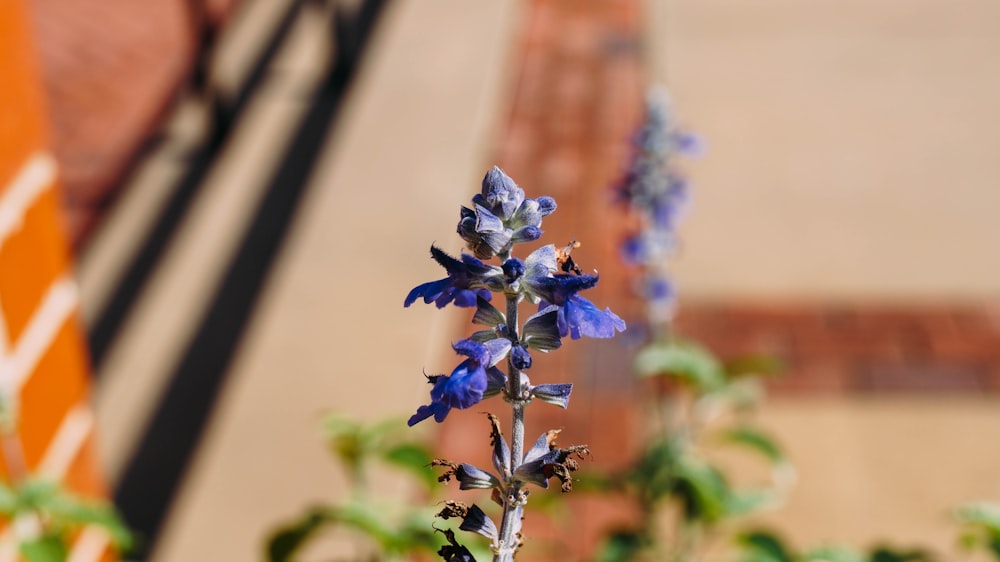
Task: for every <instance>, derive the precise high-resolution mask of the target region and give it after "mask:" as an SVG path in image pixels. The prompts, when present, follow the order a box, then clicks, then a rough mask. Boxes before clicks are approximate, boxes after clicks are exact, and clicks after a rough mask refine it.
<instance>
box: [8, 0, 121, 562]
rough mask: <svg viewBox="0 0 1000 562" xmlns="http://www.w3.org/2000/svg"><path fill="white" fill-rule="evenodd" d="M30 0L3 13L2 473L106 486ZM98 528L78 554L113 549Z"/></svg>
mask: <svg viewBox="0 0 1000 562" xmlns="http://www.w3.org/2000/svg"><path fill="white" fill-rule="evenodd" d="M33 55H34V53H33V42H32V36H31V33H30V27H29V26H28V24H27V15H26V13H25V6H24V3H23V2H20V1H17V0H15V1H11V2H6V3H5V8H4V10H3V12H2V13H0V69H2V72H0V389H2V390H3V393H2V394H3V395H5V396H6V397H8V400H9V401H10V403H11V404H12V405H13V406H14V407H15V409H16V412H17V420H18V422H17V426H16V433H15V434H14V435H13V436H10V437H6V438H4V447H3V455H2V458H0V473H2V476H3V477H4V478H5V479H9V480H17V479H19V478H23V477H24V476H25V475H26V474H29V473H30V474H34V475H38V476H45V477H48V478H52V479H56V480H61V481H62V482H63V483H64V484H65V485H66V486H67V487H68V488H69V489H70V490H72V491H74V492H76V493H78V494H81V495H84V496H103V495H104V493H105V490H104V487H103V484H102V481H101V478H100V476H99V475H98V474H97V472H96V471H95V463H94V458H95V456H94V450H93V447H94V436H93V426H94V417H93V415H92V412H91V410H90V407H89V405H88V403H87V396H88V375H87V373H88V366H87V354H86V349H85V346H84V341H83V338H82V334H81V331H80V329H79V327H78V325H77V319H76V313H77V291H76V286H75V284H74V282H73V279H72V270H71V260H70V258H69V254H68V251H67V246H66V242H65V239H64V236H63V229H62V225H61V224H60V219H59V208H58V207H59V206H58V202H57V196H56V191H55V188H56V183H57V165H56V161H55V158H54V156H53V153H52V150H51V148H50V146H51V145H50V142H49V139H48V136H47V132H46V131H47V129H46V123H45V120H44V115H45V110H44V106H43V103H42V91H41V87H40V84H39V80H38V68H37V66H36V65H35V59H34V56H33ZM14 533H15V530H14V529H13V528H12V527H10V526H4V529H3V530H2V531H0V560H15V559H16V555H15V551H16V543H15V541H14V538H15V535H14ZM107 545H108V542H107V539H106V537H105V536H104V535H102V534H101V532H100V531H97V530H91V529H87V530H84V531H83V532H82V533H81V534H80V535H79V536H78V537H77V539H76V542H75V544H74V547H73V551H72V553H71V558H70V560H72V562H87V561H96V560H110V559H112V557H111V555H110V553H109V552H108V546H107Z"/></svg>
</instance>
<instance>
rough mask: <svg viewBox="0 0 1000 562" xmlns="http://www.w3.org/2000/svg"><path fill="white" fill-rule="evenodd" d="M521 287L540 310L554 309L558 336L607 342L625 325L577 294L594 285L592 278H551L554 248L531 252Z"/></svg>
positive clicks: (565, 275) (582, 276) (546, 247)
mask: <svg viewBox="0 0 1000 562" xmlns="http://www.w3.org/2000/svg"><path fill="white" fill-rule="evenodd" d="M525 268H526V273H525V276H524V280H523V285H524V287H525V289H526V290H527V292H528V294H529V296H531V297H532V300H535V301H540V302H541V306H540V309H544V308H545V307H547V306H548V305H554V306H556V307H558V316H557V317H556V326H557V328H558V330H559V335H561V336H566V335H567V334H569V335H570V337H572V338H573V339H575V340H576V339H580V337H582V336H587V337H590V338H610V337H613V336H614V335H615V331H619V332H622V331H624V330H625V321H623V320H622V319H621V318H619V317H618V315H616V314H615V313H614V312H611V309H609V308H608V309H605V310H603V311H602V310H600V309H599V308H597V307H596V306H594V304H593V303H591V302H590V301H589V300H587V299H585V298H583V297H581V296H579V295H577V293H578V292H580V291H583V290H585V289H589V288H591V287H593V286H594V285H597V280H598V277H597V276H596V275H587V274H583V275H570V274H564V273H558V274H554V273H553V272H554V271H556V259H555V247H554V246H545V247H542V248H539V249H538V250H535V251H534V252H532V254H531V255H529V256H528V259H527V261H526V262H525Z"/></svg>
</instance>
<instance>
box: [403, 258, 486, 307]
mask: <svg viewBox="0 0 1000 562" xmlns="http://www.w3.org/2000/svg"><path fill="white" fill-rule="evenodd" d="M431 257H433V258H434V261H436V262H438V263H439V264H441V266H442V267H444V269H445V271H447V272H448V277H445V278H444V279H439V280H437V281H430V282H428V283H424V284H422V285H418V286H416V287H414V288H413V290H412V291H410V293H409V294H408V295H406V300H405V301H403V306H410V305H411V304H413V303H414V302H415V301H416V300H417V298H419V297H423V299H424V302H425V303H428V304H429V303H431V302H433V303H435V304H436V305H437V307H438V308H444V307H445V305H447V304H448V303H450V302H454V303H455V306H465V307H471V306H476V298H477V297H479V298H482V299H485V300H490V298H492V296H493V295H492V293H491V290H495V291H502V290H503V270H501V269H500V268H499V267H496V266H492V265H487V264H485V263H483V262H481V261H479V260H477V259H476V258H474V257H472V256H470V255H467V254H462V259H461V260H457V259H455V258H453V257H451V256H449V255H448V254H446V253H444V252H443V251H441V250H440V249H438V248H436V247H434V246H431Z"/></svg>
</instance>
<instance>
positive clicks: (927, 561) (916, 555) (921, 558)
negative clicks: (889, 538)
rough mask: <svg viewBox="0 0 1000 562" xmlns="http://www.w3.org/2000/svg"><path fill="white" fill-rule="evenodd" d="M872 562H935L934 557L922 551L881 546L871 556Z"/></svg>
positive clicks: (874, 549)
mask: <svg viewBox="0 0 1000 562" xmlns="http://www.w3.org/2000/svg"><path fill="white" fill-rule="evenodd" d="M868 559H869V560H870V562H933V561H934V556H933V555H931V553H930V552H928V551H926V550H922V549H912V550H896V549H893V548H889V547H885V546H880V547H876V548H873V549H872V551H871V553H870V554H869V558H868Z"/></svg>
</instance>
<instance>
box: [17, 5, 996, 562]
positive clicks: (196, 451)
mask: <svg viewBox="0 0 1000 562" xmlns="http://www.w3.org/2000/svg"><path fill="white" fill-rule="evenodd" d="M8 2H12V5H17V6H22V7H26V8H27V9H28V10H29V13H30V15H31V17H32V19H31V21H32V22H33V27H32V32H33V39H34V43H35V45H36V50H37V52H38V55H39V57H38V64H39V67H40V69H41V75H42V78H43V85H44V90H45V100H44V101H45V104H46V106H47V108H48V109H47V115H48V121H49V122H51V125H52V127H51V138H52V143H53V145H54V155H55V160H56V162H57V166H58V169H59V170H60V171H61V181H60V184H59V185H60V190H61V193H62V202H63V203H62V208H63V214H64V216H65V219H66V220H65V224H66V227H67V229H68V230H67V231H68V233H69V235H70V237H71V239H72V240H73V243H74V247H75V248H76V250H77V254H76V257H77V263H78V279H79V284H80V303H81V306H82V308H83V313H84V319H85V323H86V328H87V331H88V333H89V339H90V355H91V357H92V362H93V365H94V369H93V370H94V383H95V385H96V394H95V404H96V412H97V431H98V434H99V438H100V441H101V448H100V450H101V459H102V464H103V468H104V471H105V473H106V475H107V477H108V479H109V481H110V483H111V484H112V488H113V490H114V498H115V499H116V501H117V502H118V504H119V506H120V507H121V509H122V510H123V512H124V514H125V516H126V518H127V519H128V521H129V522H130V523H131V524H132V525H133V526H134V527H135V528H136V529H137V531H138V532H139V533H140V535H142V536H143V537H144V538H145V541H146V542H145V544H146V551H147V552H146V553H147V554H148V555H149V559H150V560H156V561H182V560H183V561H188V560H252V559H255V558H257V557H258V556H259V552H260V548H261V544H262V541H263V538H264V536H265V535H266V534H267V532H268V531H269V530H270V529H271V528H272V527H273V525H274V524H275V523H276V522H277V521H280V520H282V519H284V518H286V517H288V516H289V515H291V514H295V513H298V512H299V510H300V509H301V508H302V507H303V506H305V505H308V504H309V503H311V502H320V501H327V500H329V499H330V497H331V496H336V495H337V494H338V493H340V492H339V491H340V490H341V489H342V487H343V479H342V478H343V477H342V475H339V474H338V473H337V472H336V471H335V470H334V467H333V464H332V462H331V461H330V460H329V459H327V458H326V455H325V452H324V450H323V447H322V443H321V438H320V436H319V433H318V430H317V425H318V422H319V420H320V418H321V416H322V415H323V413H324V412H328V411H339V412H343V413H345V414H349V415H354V416H357V417H359V418H362V419H368V420H374V419H381V418H384V417H386V416H400V417H403V416H406V415H408V414H409V413H410V412H411V411H412V410H413V409H415V408H416V406H417V405H418V404H420V403H422V401H423V400H425V394H426V388H425V384H424V383H423V377H421V376H420V371H421V368H426V370H427V372H441V371H446V370H449V369H450V367H451V363H452V357H451V356H450V353H451V352H450V351H449V350H448V342H450V341H452V340H454V339H457V338H458V337H460V336H461V335H462V334H463V333H464V332H463V330H464V326H463V322H464V321H465V318H464V317H463V316H462V315H461V314H454V313H452V312H448V311H443V312H442V311H437V310H431V308H432V307H428V308H414V309H407V310H404V309H403V308H402V306H401V304H402V299H403V297H404V296H405V295H406V292H407V291H408V290H409V289H410V288H411V287H412V286H414V285H416V284H418V283H421V282H423V281H426V280H429V279H433V278H435V277H434V276H435V275H438V271H436V266H435V265H434V264H433V263H432V262H431V260H429V259H427V248H428V246H429V245H430V243H431V242H435V241H436V243H438V244H439V245H441V246H442V247H444V248H445V249H447V250H449V251H452V252H457V251H458V250H459V244H458V240H457V237H455V236H454V228H453V227H454V222H455V221H456V218H457V206H458V205H460V204H462V203H464V202H466V201H467V200H468V198H469V197H471V195H472V194H473V193H474V192H475V191H476V190H478V185H479V179H480V178H481V175H482V173H483V172H484V171H485V170H486V169H487V168H488V167H489V166H490V165H492V164H494V163H497V164H499V165H501V166H502V167H504V168H505V169H506V170H507V171H508V172H509V173H510V174H511V175H512V176H513V177H514V179H515V180H517V181H518V182H519V183H520V184H521V185H522V187H524V188H525V189H526V190H527V191H528V192H529V194H535V195H541V194H549V195H552V196H555V197H556V198H557V199H558V200H559V201H560V210H559V211H558V212H557V213H556V214H555V215H553V216H552V217H549V218H548V219H547V220H546V231H547V232H550V233H552V234H553V235H555V236H556V238H557V239H561V238H566V239H569V238H571V237H575V238H577V239H580V240H581V241H583V242H584V246H583V247H581V248H580V249H579V250H578V251H577V253H576V254H574V256H577V254H578V255H579V259H578V260H577V261H578V262H579V263H581V264H582V265H583V267H584V268H585V269H591V268H594V267H596V268H598V269H599V270H600V271H601V274H602V282H601V283H602V285H601V287H599V289H598V290H599V291H600V292H599V293H598V295H596V296H595V299H594V300H595V301H598V300H599V301H601V302H607V303H609V304H611V305H612V308H615V309H616V310H618V309H623V310H627V309H628V308H629V304H628V303H629V300H628V299H629V298H630V297H628V296H627V293H628V292H627V290H626V289H627V285H628V279H627V277H626V274H625V272H624V271H623V270H621V268H620V267H619V266H618V265H617V263H618V258H617V251H616V233H617V232H618V229H619V228H620V224H619V223H618V220H619V219H618V218H616V211H615V210H614V209H613V208H609V206H610V203H609V202H610V196H609V193H608V189H609V187H608V186H610V184H611V183H612V182H613V181H614V180H615V179H616V177H617V175H618V174H619V173H620V171H621V169H622V166H623V164H624V162H625V157H626V155H627V144H626V143H627V136H628V134H629V133H630V131H631V130H632V128H633V127H634V126H635V125H636V123H637V122H638V120H639V118H640V109H641V104H642V96H643V92H644V89H645V87H646V86H647V85H649V84H655V83H660V84H665V85H667V86H668V87H669V89H670V90H671V92H672V95H673V99H674V102H675V106H676V108H677V111H678V114H679V115H680V117H681V119H682V121H683V123H684V124H685V125H687V126H688V127H690V128H692V129H694V130H696V131H697V132H698V133H699V134H701V135H702V136H703V137H704V138H705V139H706V141H707V145H708V152H707V154H706V155H705V157H704V158H702V159H700V160H698V161H696V162H692V163H691V164H690V166H688V172H689V174H690V176H691V177H692V178H693V180H694V183H695V188H694V192H693V193H694V204H693V208H692V212H691V213H690V214H689V216H688V217H687V219H686V221H685V223H684V226H683V227H682V233H683V234H682V237H683V240H684V243H683V248H682V249H681V252H680V256H679V258H678V260H677V264H676V273H677V279H678V286H679V290H680V298H681V303H682V306H681V317H680V320H679V326H680V330H681V331H683V332H684V333H686V334H688V335H690V336H692V337H695V338H701V339H702V340H704V341H705V342H706V343H707V344H709V345H710V346H712V347H713V348H715V349H716V350H717V351H718V352H719V353H720V354H721V355H723V356H733V355H738V354H741V353H745V352H764V353H769V354H772V355H774V356H776V357H778V358H780V359H781V360H782V361H783V362H784V363H785V364H786V365H787V373H786V375H785V376H784V377H782V378H780V379H778V380H776V381H775V382H774V383H773V391H774V392H773V396H772V398H771V399H770V400H769V402H768V403H767V405H766V407H765V408H764V410H763V411H762V412H761V415H762V421H763V423H764V424H765V425H766V426H767V427H768V428H769V429H771V430H772V431H773V432H774V433H775V434H776V435H777V436H778V438H779V439H781V440H782V441H783V442H784V444H785V446H786V447H787V448H788V449H789V451H790V455H791V456H792V458H793V461H794V462H795V463H796V464H797V465H798V466H799V468H800V473H801V475H802V478H801V480H802V481H801V483H800V485H799V487H798V489H797V490H796V492H795V493H794V494H793V496H792V498H791V499H790V501H789V504H788V505H787V506H786V507H785V508H784V509H782V510H781V511H778V512H775V513H773V514H770V515H768V516H767V521H769V522H773V523H774V524H775V525H780V526H781V528H782V529H786V530H787V533H788V535H789V536H790V537H791V538H792V539H793V540H794V541H796V542H800V543H803V544H815V543H817V542H823V541H831V540H836V541H839V542H849V543H854V544H858V545H862V544H869V543H871V542H873V541H877V540H880V539H891V540H892V541H893V542H896V543H899V544H909V543H919V544H929V545H930V546H933V547H936V548H938V549H939V550H947V549H948V548H949V547H950V544H951V541H952V540H953V537H954V530H953V529H952V528H951V527H949V523H948V517H947V510H948V509H949V508H950V507H952V506H954V505H955V504H957V503H959V502H962V501H965V500H968V499H973V498H994V499H996V498H1000V480H998V479H997V478H996V473H997V468H998V466H1000V452H998V450H997V449H996V448H995V447H994V446H993V445H992V443H994V442H995V441H996V440H997V438H998V437H1000V415H998V414H997V412H996V408H997V401H996V393H997V390H998V389H1000V306H998V294H997V287H1000V252H998V243H1000V222H998V221H997V220H996V219H995V215H996V213H997V210H998V209H1000V191H998V190H997V189H995V186H996V185H997V184H998V183H1000V160H998V159H997V157H996V155H995V154H994V152H995V150H996V148H997V147H998V146H1000V106H998V105H997V103H996V100H997V99H1000V34H998V33H997V32H996V25H995V22H996V21H1000V7H998V6H997V5H996V4H995V3H992V2H987V1H985V0H960V1H959V2H957V3H956V2H950V3H944V2H935V1H930V0H928V1H918V2H913V1H906V2H903V1H902V0H898V1H897V0H884V1H882V2H877V3H872V2H860V1H851V2H843V1H837V2H833V1H826V0H824V1H818V2H811V3H798V2H788V1H782V0H767V1H765V2H755V3H753V4H752V5H751V4H747V3H741V2H734V1H729V0H708V1H705V0H700V1H698V2H690V1H683V0H664V1H662V2H661V1H656V0H649V1H647V2H639V1H637V0H604V1H596V0H595V1H592V2H579V1H572V0H526V1H522V2H514V1H512V2H491V3H486V2H478V3H473V2H461V1H458V0H433V1H427V2H424V1H419V2H418V1H416V0H382V1H379V0H355V1H335V0H328V1H323V0H309V1H306V0H216V1H212V0H187V1H181V0H146V1H143V2H134V1H129V0H92V1H89V2H78V1H77V2H73V1H67V0H8ZM3 72H4V75H5V76H6V74H7V69H3ZM2 275H3V276H8V275H16V273H11V271H4V272H2ZM616 305H617V306H616ZM5 310H6V305H5ZM570 345H571V346H573V345H578V344H577V342H574V343H572V344H570ZM579 345H580V347H579V348H578V351H577V352H576V354H575V355H574V358H573V359H563V360H561V362H559V363H553V368H554V369H562V370H563V371H564V376H563V380H565V378H571V379H573V380H577V381H578V382H580V383H581V385H580V386H581V387H584V388H588V386H587V385H589V388H590V389H591V390H590V391H589V394H590V395H591V398H589V399H587V398H584V399H581V400H577V399H576V398H575V399H574V400H576V404H577V405H579V404H588V403H590V402H588V400H590V401H594V400H596V399H595V398H594V397H600V398H601V400H606V401H608V402H609V403H611V402H615V401H616V400H617V401H618V402H619V403H627V400H628V394H627V392H628V388H629V386H628V384H626V383H625V382H624V381H627V380H628V376H629V375H628V372H627V371H628V364H627V360H628V351H627V349H625V348H622V347H620V346H618V347H616V345H615V344H608V343H602V344H601V345H592V346H589V347H588V346H587V344H579ZM616 393H618V394H617V395H616ZM560 415H563V413H557V414H554V415H553V417H552V418H551V423H554V424H557V425H560V424H565V425H566V426H567V433H570V432H571V431H573V430H572V427H573V426H572V423H573V422H574V421H575V422H578V423H579V424H580V425H579V427H583V428H584V429H583V430H580V431H581V434H580V435H581V437H582V438H583V440H588V441H590V442H591V445H592V447H593V448H594V449H595V450H598V451H599V450H600V443H602V442H606V443H612V444H613V443H618V442H621V439H622V435H625V434H627V433H628V431H629V429H631V426H629V425H628V423H623V424H617V425H616V424H607V423H601V421H600V416H601V414H600V412H599V411H595V412H591V411H588V410H586V409H580V410H576V411H574V410H570V412H569V413H568V414H565V415H566V416H568V417H563V418H561V417H560ZM470 419H471V418H470ZM631 423H638V422H637V421H635V420H633V422H631ZM426 429H427V428H423V430H426ZM449 431H450V432H451V433H448V432H449ZM461 431H462V430H451V429H448V428H445V437H446V438H449V439H452V440H454V439H458V438H459V437H461V435H462V433H461ZM602 432H604V433H602ZM475 433H476V434H477V435H478V434H480V433H483V431H482V430H481V428H478V426H477V428H476V429H475ZM444 445H445V446H453V445H450V444H449V443H444Z"/></svg>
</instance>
